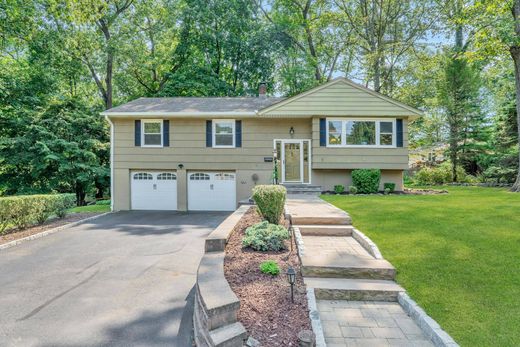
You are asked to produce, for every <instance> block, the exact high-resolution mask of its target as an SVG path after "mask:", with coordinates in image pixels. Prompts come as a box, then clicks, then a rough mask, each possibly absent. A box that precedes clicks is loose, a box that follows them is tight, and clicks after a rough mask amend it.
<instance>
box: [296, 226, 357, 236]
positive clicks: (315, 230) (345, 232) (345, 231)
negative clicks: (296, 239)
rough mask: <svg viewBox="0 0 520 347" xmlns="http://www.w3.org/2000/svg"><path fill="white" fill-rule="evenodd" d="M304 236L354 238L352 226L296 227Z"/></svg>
mask: <svg viewBox="0 0 520 347" xmlns="http://www.w3.org/2000/svg"><path fill="white" fill-rule="evenodd" d="M294 227H295V228H298V229H299V230H300V234H302V236H352V232H353V231H354V227H353V226H352V225H295V226H294Z"/></svg>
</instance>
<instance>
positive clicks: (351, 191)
mask: <svg viewBox="0 0 520 347" xmlns="http://www.w3.org/2000/svg"><path fill="white" fill-rule="evenodd" d="M348 192H349V193H350V194H353V195H355V194H357V188H356V187H354V186H350V187H348Z"/></svg>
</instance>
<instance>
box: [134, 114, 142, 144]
mask: <svg viewBox="0 0 520 347" xmlns="http://www.w3.org/2000/svg"><path fill="white" fill-rule="evenodd" d="M134 144H135V145H136V146H141V121H140V120H138V119H136V121H135V136H134Z"/></svg>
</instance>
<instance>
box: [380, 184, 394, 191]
mask: <svg viewBox="0 0 520 347" xmlns="http://www.w3.org/2000/svg"><path fill="white" fill-rule="evenodd" d="M383 188H384V189H385V191H386V190H387V189H388V192H389V193H393V192H395V183H389V182H387V183H383Z"/></svg>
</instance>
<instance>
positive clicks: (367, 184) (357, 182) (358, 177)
mask: <svg viewBox="0 0 520 347" xmlns="http://www.w3.org/2000/svg"><path fill="white" fill-rule="evenodd" d="M380 179H381V170H379V169H361V170H354V171H352V184H353V185H354V186H355V187H356V188H357V189H358V193H361V194H372V193H377V192H378V191H379V180H380Z"/></svg>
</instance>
